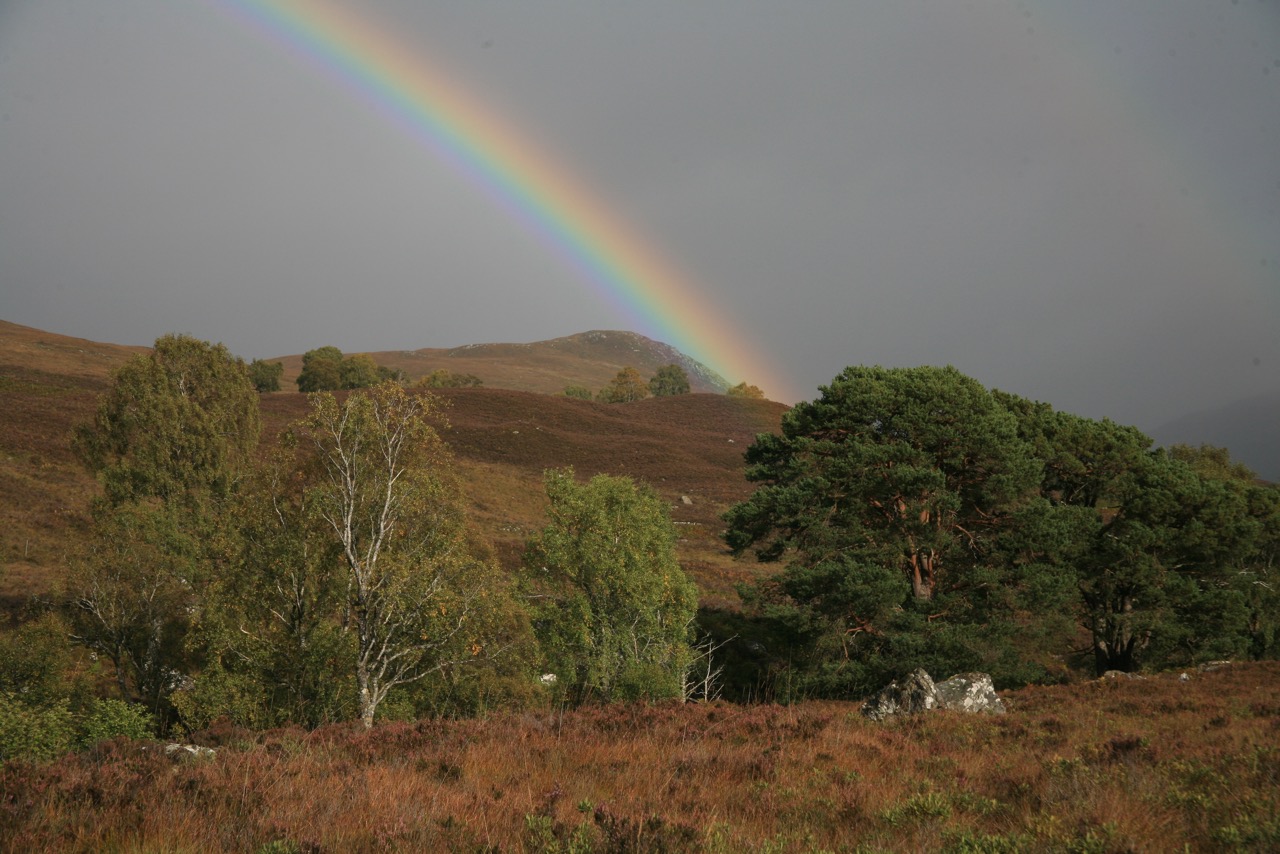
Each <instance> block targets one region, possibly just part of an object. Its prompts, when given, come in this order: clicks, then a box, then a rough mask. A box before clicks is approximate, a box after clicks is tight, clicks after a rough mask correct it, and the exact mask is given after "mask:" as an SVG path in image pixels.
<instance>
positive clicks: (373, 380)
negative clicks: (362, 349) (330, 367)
mask: <svg viewBox="0 0 1280 854" xmlns="http://www.w3.org/2000/svg"><path fill="white" fill-rule="evenodd" d="M338 376H339V377H340V379H341V381H342V386H341V387H342V388H346V389H354V388H371V387H373V386H375V385H377V384H378V383H379V382H382V377H381V376H380V374H379V372H378V363H377V362H375V361H374V360H373V357H372V356H370V355H368V354H366V353H357V354H356V355H354V356H347V357H346V358H345V359H343V360H342V362H341V363H340V364H339V366H338Z"/></svg>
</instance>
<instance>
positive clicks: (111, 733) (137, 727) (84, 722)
mask: <svg viewBox="0 0 1280 854" xmlns="http://www.w3.org/2000/svg"><path fill="white" fill-rule="evenodd" d="M155 735H156V733H155V718H154V717H152V715H151V713H150V712H148V711H147V710H146V709H144V708H143V707H142V706H139V705H137V704H136V703H126V702H124V701H123V700H94V701H93V705H92V706H90V708H89V711H88V713H87V714H86V715H85V716H84V717H83V718H81V720H80V737H79V739H78V741H79V743H80V746H81V747H92V746H93V745H95V744H97V743H98V742H100V741H106V740H107V739H109V738H116V737H119V736H123V737H125V738H155Z"/></svg>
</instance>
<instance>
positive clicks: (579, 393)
mask: <svg viewBox="0 0 1280 854" xmlns="http://www.w3.org/2000/svg"><path fill="white" fill-rule="evenodd" d="M564 396H565V397H572V398H575V399H577V400H590V399H591V389H589V388H587V387H586V386H584V385H567V386H565V387H564Z"/></svg>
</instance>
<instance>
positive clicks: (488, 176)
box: [217, 0, 790, 400]
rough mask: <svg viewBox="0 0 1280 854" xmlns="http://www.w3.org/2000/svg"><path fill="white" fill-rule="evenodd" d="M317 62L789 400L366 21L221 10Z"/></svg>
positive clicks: (465, 101) (668, 319)
mask: <svg viewBox="0 0 1280 854" xmlns="http://www.w3.org/2000/svg"><path fill="white" fill-rule="evenodd" d="M217 2H218V3H219V5H221V6H222V7H224V8H226V9H229V10H230V11H232V12H233V13H235V15H236V16H237V17H239V18H241V19H243V20H246V21H248V22H250V23H252V24H253V25H254V26H255V28H256V29H259V30H261V31H263V32H265V33H267V34H268V35H270V36H271V37H273V38H274V39H275V40H277V41H280V42H283V43H284V44H285V45H286V46H288V47H289V48H292V49H293V50H294V51H296V52H299V53H301V54H302V55H304V56H306V57H307V58H309V59H310V60H312V61H313V62H315V63H318V64H319V65H320V66H321V67H322V68H323V69H324V70H325V71H326V72H327V73H329V74H330V75H332V76H333V77H335V78H337V79H338V80H339V81H340V82H341V83H343V84H345V85H346V87H347V88H349V89H352V90H354V91H355V92H356V93H358V94H359V96H360V97H361V98H362V99H364V100H366V101H368V102H370V103H371V104H372V105H373V106H375V107H376V108H378V109H379V111H380V112H383V113H384V114H387V115H389V117H390V118H391V119H392V120H394V121H395V122H396V123H398V124H399V125H400V126H401V127H403V128H405V129H406V130H407V131H408V132H409V133H411V134H412V135H413V136H415V137H416V138H417V139H418V140H420V141H421V142H423V143H424V144H426V145H427V146H429V147H430V148H431V149H433V150H434V151H435V152H436V153H437V154H438V155H439V156H441V157H442V158H444V159H445V160H446V161H447V162H448V163H449V164H450V165H451V167H452V168H455V169H458V170H459V171H461V172H462V173H464V174H465V175H467V176H468V178H469V179H470V180H471V181H472V183H474V184H475V185H477V186H478V187H479V188H481V189H482V190H483V191H485V192H486V193H488V194H489V195H490V196H491V197H492V198H493V199H494V200H495V202H496V203H497V204H498V205H499V207H500V208H502V209H503V210H504V211H506V212H507V213H508V215H511V216H513V217H515V218H517V219H518V220H519V221H520V222H521V223H522V224H523V225H524V227H526V228H528V229H529V230H530V231H531V232H533V233H534V234H536V235H537V236H538V238H539V239H540V240H541V241H542V242H543V244H544V245H546V246H547V247H548V249H549V250H551V251H553V252H555V253H556V254H557V255H559V256H560V257H561V258H562V259H563V260H564V261H565V263H566V264H568V265H569V266H570V267H572V268H573V269H574V270H576V271H577V273H578V274H579V275H580V276H581V277H582V278H583V279H584V280H585V281H586V282H587V283H588V284H590V285H591V286H592V287H594V288H596V289H597V290H598V291H599V292H601V293H602V294H603V295H604V296H605V297H606V298H607V299H608V300H609V301H610V302H611V303H612V304H614V305H615V306H617V307H618V308H619V309H621V310H622V311H623V312H624V313H625V315H626V316H627V318H628V320H629V321H630V322H633V323H637V324H638V325H639V326H640V327H641V328H640V329H639V330H637V331H642V332H644V333H645V334H648V335H650V336H652V337H655V338H659V339H660V340H662V341H664V342H665V343H668V344H670V345H672V346H674V347H676V348H677V349H679V350H681V351H682V352H685V353H687V354H689V355H690V356H692V357H694V358H695V359H698V360H699V361H701V362H702V363H704V364H706V365H707V366H708V367H710V368H712V369H713V370H716V371H717V372H719V373H720V374H722V375H723V376H725V377H726V378H730V380H731V381H736V380H735V379H734V378H737V379H741V380H746V381H748V382H751V383H753V384H755V385H758V386H760V387H761V388H762V389H763V390H764V391H765V393H766V394H767V395H768V396H770V397H772V398H773V399H783V400H787V399H790V398H789V397H788V396H787V395H788V393H789V392H790V389H789V387H788V386H789V384H788V383H786V382H784V381H782V380H781V379H779V377H778V376H776V375H775V374H774V372H773V371H772V370H771V369H770V368H769V367H768V366H767V365H766V364H765V363H764V362H763V361H762V360H761V359H760V358H759V356H758V354H757V353H756V352H755V351H754V348H752V347H751V346H750V345H749V342H748V341H747V340H745V337H744V336H743V335H741V334H740V333H739V332H738V331H737V330H735V329H733V328H731V327H730V326H729V324H728V323H726V322H725V319H724V315H725V311H724V310H723V308H721V307H718V306H716V305H713V304H711V303H710V302H708V301H707V300H706V299H705V298H704V297H703V296H702V295H701V294H700V293H699V289H698V287H696V286H695V285H694V283H693V282H692V281H691V279H690V277H689V276H687V275H685V274H684V273H682V272H681V271H680V270H678V269H676V267H675V266H674V265H673V264H672V263H671V262H670V261H668V260H667V259H665V258H663V257H662V255H661V254H660V253H659V252H658V251H657V250H655V249H654V248H653V247H652V246H650V245H648V244H647V243H646V242H645V241H644V240H643V238H642V237H641V236H640V235H639V234H638V233H637V232H636V231H635V229H633V228H631V227H630V226H628V225H627V224H626V223H625V222H623V221H622V219H621V217H619V216H618V215H617V214H616V213H614V212H613V211H611V210H610V209H609V208H608V206H607V205H605V204H604V203H603V202H602V201H601V200H600V199H598V198H596V197H595V196H594V195H593V194H592V193H591V192H590V190H589V189H588V188H587V187H585V186H583V185H582V183H581V182H580V181H578V180H576V179H575V178H574V177H573V175H571V174H570V173H569V172H567V171H566V170H565V169H563V168H562V167H561V166H560V165H559V164H557V163H556V162H555V161H554V160H553V159H552V158H551V157H549V156H547V155H546V154H544V153H542V152H539V151H538V150H537V148H536V146H535V145H533V143H532V142H531V141H530V140H529V139H528V138H527V137H526V136H523V135H521V134H520V133H519V132H518V131H517V129H515V128H513V127H511V126H510V125H508V124H506V123H504V122H503V121H501V120H500V119H499V118H498V117H497V116H495V115H493V114H492V113H491V112H490V111H488V110H486V109H485V108H484V105H483V104H481V103H480V102H479V101H478V100H477V99H476V98H475V97H474V96H472V95H471V94H470V93H468V92H467V91H466V90H465V89H464V88H463V87H462V86H461V85H459V84H458V83H457V82H456V81H455V80H453V79H452V78H450V76H449V75H447V74H445V73H442V72H441V71H440V70H439V69H437V68H435V67H433V66H432V65H431V63H430V62H429V61H428V59H427V58H425V57H424V56H422V55H421V53H420V52H417V51H415V50H413V49H411V48H410V47H409V46H408V45H406V44H404V43H403V42H401V41H399V40H397V39H396V38H394V37H393V36H392V35H391V34H390V33H389V32H387V30H386V29H384V28H382V27H379V26H377V25H375V24H374V23H373V22H372V21H370V20H369V19H368V18H367V17H364V16H363V15H357V14H356V13H354V12H353V11H351V10H350V9H345V8H342V7H340V6H339V5H337V4H336V3H333V2H329V0H217Z"/></svg>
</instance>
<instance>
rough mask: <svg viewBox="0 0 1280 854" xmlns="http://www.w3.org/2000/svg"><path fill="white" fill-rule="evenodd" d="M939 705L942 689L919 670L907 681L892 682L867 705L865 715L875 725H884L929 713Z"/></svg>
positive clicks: (863, 710)
mask: <svg viewBox="0 0 1280 854" xmlns="http://www.w3.org/2000/svg"><path fill="white" fill-rule="evenodd" d="M939 705H941V703H940V702H939V699H938V688H937V686H936V685H934V684H933V677H932V676H930V675H929V674H928V673H926V672H925V671H924V670H923V669H922V668H917V669H915V670H913V671H912V672H911V673H910V674H908V675H907V676H906V677H904V678H903V679H901V680H894V681H893V682H890V683H889V684H888V685H886V686H885V687H884V688H881V689H880V691H879V692H878V693H876V694H875V696H873V697H871V699H869V700H867V701H866V702H865V703H863V704H862V714H863V715H865V716H866V717H868V718H871V720H873V721H882V720H884V719H885V718H891V717H894V716H895V715H914V714H919V713H920V712H927V711H929V710H930V709H934V708H937V707H938V706H939Z"/></svg>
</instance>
